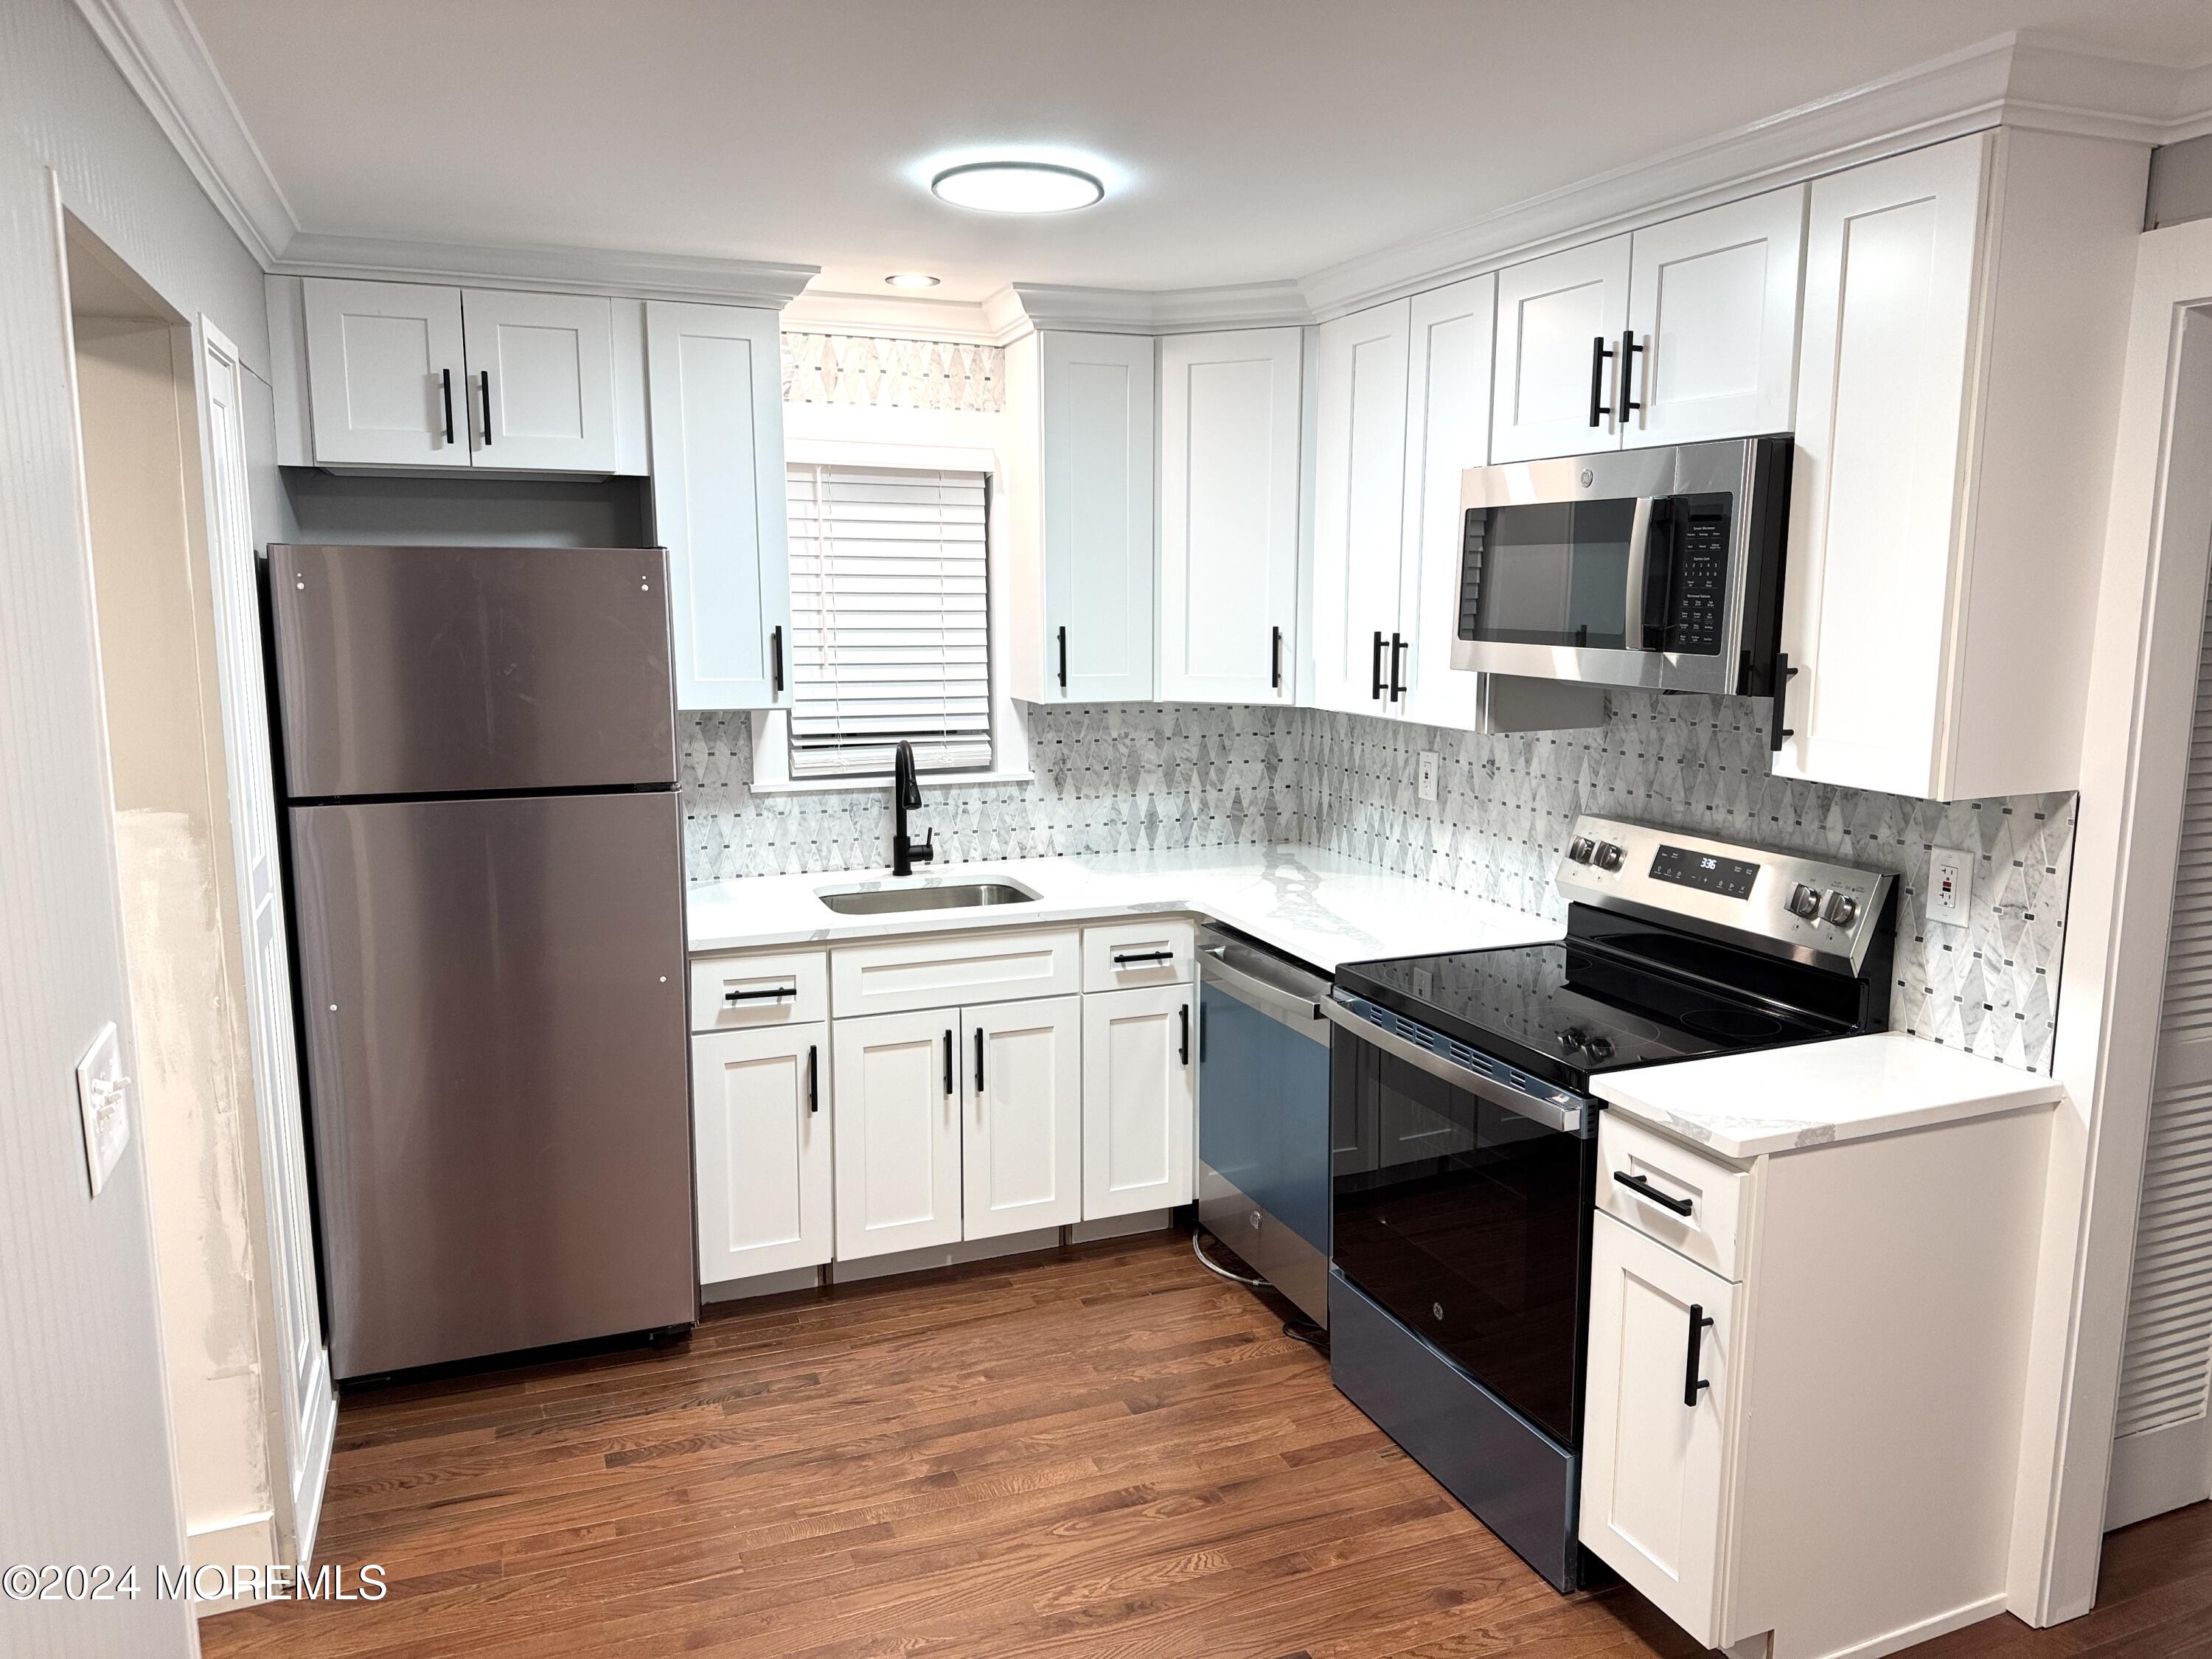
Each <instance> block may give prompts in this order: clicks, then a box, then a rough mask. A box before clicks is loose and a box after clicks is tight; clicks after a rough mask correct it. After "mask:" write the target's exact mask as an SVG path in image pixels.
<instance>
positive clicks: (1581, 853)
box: [1567, 836, 1597, 864]
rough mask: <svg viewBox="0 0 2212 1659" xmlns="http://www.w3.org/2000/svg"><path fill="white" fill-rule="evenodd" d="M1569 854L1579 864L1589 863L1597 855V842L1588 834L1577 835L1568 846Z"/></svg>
mask: <svg viewBox="0 0 2212 1659" xmlns="http://www.w3.org/2000/svg"><path fill="white" fill-rule="evenodd" d="M1567 856H1568V857H1569V858H1571V859H1572V860H1574V861H1575V862H1576V863H1577V864H1588V863H1589V861H1590V860H1592V859H1594V858H1595V857H1596V856H1597V843H1596V842H1594V841H1592V840H1591V839H1590V838H1589V836H1576V837H1575V838H1574V840H1573V842H1571V843H1570V844H1569V846H1568V848H1567Z"/></svg>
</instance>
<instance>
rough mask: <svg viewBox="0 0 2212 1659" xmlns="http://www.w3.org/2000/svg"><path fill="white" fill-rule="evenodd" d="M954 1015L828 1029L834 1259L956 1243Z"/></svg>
mask: <svg viewBox="0 0 2212 1659" xmlns="http://www.w3.org/2000/svg"><path fill="white" fill-rule="evenodd" d="M959 1024H960V1014H959V1011H958V1010H957V1009H953V1008H945V1009H942V1010H938V1011H934V1012H932V1011H927V1010H926V1011H924V1012H920V1013H913V1014H872V1015H869V1016H867V1017H866V1018H860V1019H840V1020H835V1021H832V1022H831V1024H830V1028H829V1030H830V1043H831V1047H832V1048H834V1049H835V1051H836V1064H835V1066H833V1067H832V1068H831V1074H832V1076H833V1078H834V1079H835V1081H836V1090H835V1103H834V1105H833V1107H832V1111H833V1113H834V1116H835V1125H836V1192H837V1225H836V1231H837V1260H839V1261H855V1260H857V1259H859V1258H860V1257H862V1256H870V1255H890V1253H892V1252H893V1251H896V1250H918V1249H925V1248H927V1247H928V1246H931V1245H935V1244H951V1243H955V1242H956V1241H957V1240H958V1238H959V1237H960V1186H961V1167H960V1099H961V1086H960V1080H961V1075H962V1073H963V1071H964V1070H965V1069H966V1068H965V1066H964V1065H963V1061H962V1059H961V1055H960V1053H959V1042H958V1036H959V1033H958V1030H957V1028H958V1026H959Z"/></svg>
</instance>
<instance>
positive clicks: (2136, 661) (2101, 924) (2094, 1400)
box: [2007, 221, 2212, 1625]
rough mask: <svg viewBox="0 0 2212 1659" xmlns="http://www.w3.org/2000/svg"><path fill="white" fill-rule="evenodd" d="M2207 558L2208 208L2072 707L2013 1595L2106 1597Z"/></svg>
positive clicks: (2148, 409) (2155, 332)
mask: <svg viewBox="0 0 2212 1659" xmlns="http://www.w3.org/2000/svg"><path fill="white" fill-rule="evenodd" d="M2209 564H2212V221H2198V222H2194V223H2191V224H2184V225H2177V226H2173V227H2171V228H2166V229H2162V230H2154V231H2150V232H2148V233H2146V234H2144V236H2143V237H2142V241H2141V242H2140V244H2139V252H2138V256H2137V263H2136V289H2135V300H2134V305H2133V309H2132V313H2131V316H2130V324H2129V332H2128V346H2127V361H2126V374H2125V380H2124V385H2123V387H2122V390H2121V396H2120V409H2119V421H2118V434H2117V438H2116V441H2115V446H2114V450H2113V465H2112V492H2111V496H2110V501H2109V505H2108V508H2107V516H2106V537H2105V553H2104V566H2103V571H2102V575H2101V579H2100V589H2099V595H2098V607H2097V626H2096V635H2095V642H2094V647H2093V655H2092V659H2091V665H2090V678H2089V691H2088V696H2087V706H2086V708H2085V711H2084V714H2085V718H2084V720H2083V725H2082V730H2083V733H2084V739H2083V744H2082V755H2081V773H2080V778H2081V793H2080V803H2079V807H2078V817H2077V821H2076V828H2075V854H2074V879H2073V885H2072V893H2071V897H2070V900H2069V916H2068V921H2067V928H2066V943H2065V948H2064V954H2063V958H2062V965H2061V974H2060V980H2061V984H2062V986H2063V1000H2062V1001H2061V1002H2060V1005H2059V1009H2058V1019H2057V1040H2056V1044H2055V1048H2054V1051H2053V1067H2052V1069H2053V1071H2054V1073H2056V1075H2057V1078H2058V1079H2059V1080H2060V1082H2061V1083H2063V1085H2064V1086H2065V1090H2066V1097H2065V1099H2064V1100H2063V1101H2062V1102H2061V1103H2060V1105H2059V1107H2058V1109H2057V1115H2056V1119H2055V1121H2054V1125H2053V1129H2052V1139H2051V1161H2050V1169H2049V1177H2048V1185H2047V1188H2046V1191H2045V1211H2044V1227H2043V1242H2042V1249H2041V1260H2040V1261H2039V1271H2038V1273H2037V1279H2036V1306H2035V1322H2034V1332H2033V1338H2032V1341H2031V1347H2030V1353H2029V1363H2028V1367H2027V1379H2026V1384H2027V1389H2026V1398H2025V1401H2024V1402H2023V1413H2022V1422H2021V1431H2022V1432H2021V1463H2020V1471H2019V1481H2018V1485H2017V1486H2016V1489H2015V1508H2014V1521H2013V1542H2012V1550H2011V1556H2010V1561H2009V1564H2008V1581H2007V1593H2008V1605H2009V1607H2011V1610H2012V1611H2013V1612H2014V1613H2015V1614H2017V1615H2018V1616H2019V1617H2020V1618H2021V1619H2023V1620H2027V1622H2029V1623H2031V1624H2034V1625H2049V1624H2056V1623H2057V1622H2058V1621H2060V1620H2065V1619H2071V1618H2074V1617H2075V1616H2076V1615H2078V1614H2081V1613H2086V1612H2087V1611H2088V1610H2089V1608H2090V1607H2091V1605H2092V1604H2093V1602H2094V1601H2095V1598H2096V1589H2097V1571H2098V1565H2099V1560H2100V1553H2101V1549H2102V1541H2103V1533H2104V1522H2105V1515H2106V1487H2107V1483H2108V1481H2109V1480H2110V1477H2111V1471H2112V1426H2113V1419H2114V1413H2115V1408H2116V1406H2117V1402H2118V1389H2119V1372H2120V1349H2121V1343H2122V1340H2123V1337H2124V1331H2125V1325H2126V1319H2127V1297H2128V1288H2129V1279H2130V1270H2131V1267H2132V1265H2133V1257H2134V1249H2135V1234H2136V1205H2137V1202H2138V1200H2139V1196H2140V1194H2141V1189H2142V1169H2143V1151H2144V1142H2145V1137H2146V1133H2147V1131H2148V1122H2149V1113H2150V1097H2151V1088H2152V1079H2153V1072H2154V1065H2155V1061H2156V1053H2157V1036H2158V1025H2159V1016H2160V1008H2159V1003H2160V987H2161V985H2162V982H2163V979H2164V975H2165V969H2166V933H2167V925H2168V921H2169V913H2170V909H2171V904H2172V891H2173V884H2174V870H2175V861H2176V858H2177V855H2178V852H2179V833H2180V825H2181V810H2182V801H2183V795H2184V791H2185V787H2186V781H2187V757H2188V751H2189V743H2190V728H2191V717H2192V714H2193V711H2194V707H2195V702H2196V681H2197V647H2198V641H2199V632H2200V629H2201V628H2202V625H2203V616H2204V604H2203V601H2204V595H2205V588H2206V578H2207V574H2208V565H2209Z"/></svg>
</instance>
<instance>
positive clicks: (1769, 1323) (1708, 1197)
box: [1579, 1108, 2051, 1659]
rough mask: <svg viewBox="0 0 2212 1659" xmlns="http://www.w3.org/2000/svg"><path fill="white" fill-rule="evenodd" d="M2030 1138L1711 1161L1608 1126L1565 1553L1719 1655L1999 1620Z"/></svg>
mask: <svg viewBox="0 0 2212 1659" xmlns="http://www.w3.org/2000/svg"><path fill="white" fill-rule="evenodd" d="M2050 1133H2051V1114H2050V1112H2049V1110H2048V1109H2047V1108H2037V1109H2025V1110H2015V1111H2013V1112H2009V1113H2002V1114H1999V1115H1994V1116H1989V1117H1982V1118H1976V1119H1972V1120H1969V1121H1960V1122H1954V1123H1948V1124H1942V1125H1939V1126H1935V1127H1926V1128H1921V1129H1914V1130H1908V1131H1905V1132H1903V1133H1892V1134H1887V1135H1879V1136H1871V1137H1869V1138H1866V1139H1844V1140H1837V1141H1833V1142H1831V1143H1827V1144H1814V1145H1812V1146H1804V1147H1801V1148H1796V1149H1793V1150H1790V1151H1787V1152H1773V1153H1770V1154H1767V1155H1765V1156H1762V1157H1759V1158H1752V1159H1749V1160H1747V1161H1742V1162H1735V1161H1730V1160H1725V1159H1723V1158H1717V1157H1716V1156H1714V1155H1713V1154H1711V1152H1706V1151H1705V1150H1702V1149H1700V1148H1697V1147H1693V1146H1690V1145H1688V1144H1687V1143H1686V1142H1681V1141H1677V1140H1674V1139H1671V1138H1669V1137H1668V1136H1665V1135H1662V1134H1661V1133H1658V1132H1657V1131H1656V1130H1653V1129H1650V1128H1647V1127H1644V1126H1643V1125H1642V1124H1640V1123H1638V1122H1637V1121H1634V1120H1633V1119H1630V1118H1626V1116H1625V1115H1623V1113H1622V1112H1621V1111H1620V1109H1613V1110H1609V1111H1607V1113H1606V1114H1605V1116H1604V1118H1603V1120H1602V1121H1601V1127H1600V1129H1599V1137H1598V1176H1597V1179H1598V1189H1597V1205H1598V1209H1599V1213H1598V1214H1597V1215H1596V1216H1595V1217H1594V1218H1592V1227H1593V1238H1592V1248H1591V1257H1590V1259H1591V1282H1590V1306H1589V1383H1588V1388H1587V1392H1586V1395H1585V1396H1584V1400H1583V1468H1582V1507H1581V1520H1580V1523H1579V1525H1580V1535H1581V1539H1582V1542H1583V1545H1584V1546H1585V1547H1588V1548H1589V1550H1590V1551H1591V1553H1594V1554H1595V1555H1596V1556H1598V1557H1599V1558H1600V1559H1602V1560H1604V1561H1605V1562H1606V1563H1607V1565H1610V1566H1612V1567H1613V1569H1614V1570H1615V1571H1618V1572H1619V1573H1620V1576H1621V1577H1623V1578H1626V1580H1627V1581H1628V1582H1629V1583H1631V1584H1632V1585H1634V1586H1635V1587H1636V1588H1637V1589H1638V1590H1640V1591H1642V1592H1643V1594H1644V1595H1646V1596H1647V1597H1649V1598H1650V1600H1651V1601H1652V1602H1653V1603H1654V1604H1656V1606H1657V1607H1659V1608H1660V1609H1661V1610H1662V1611H1663V1612H1665V1613H1667V1614H1668V1617H1670V1618H1672V1619H1673V1620H1674V1621H1675V1622H1676V1623H1678V1624H1679V1625H1680V1626H1681V1627H1682V1628H1683V1629H1684V1630H1685V1631H1686V1632H1689V1634H1690V1635H1691V1636H1692V1638H1695V1639H1696V1640H1697V1641H1699V1642H1700V1643H1702V1644H1705V1646H1707V1647H1712V1648H1727V1649H1729V1650H1730V1651H1731V1652H1732V1653H1741V1654H1751V1653H1757V1654H1760V1655H1762V1656H1770V1655H1771V1659H1842V1656H1846V1655H1848V1656H1850V1659H1876V1656H1880V1655H1882V1654H1887V1653H1893V1652H1896V1651H1898V1650H1900V1649H1903V1648H1906V1647H1910V1646H1911V1645H1913V1644H1915V1643H1918V1642H1923V1641H1928V1640H1930V1639H1932V1638H1935V1637H1936V1636H1939V1635H1941V1634H1942V1633H1943V1632H1946V1631H1949V1630H1955V1629H1958V1628H1959V1627H1960V1626H1965V1625H1969V1624H1972V1623H1975V1622H1977V1621H1978V1620H1982V1619H1985V1618H1988V1617H1990V1615H1991V1614H1993V1613H1999V1612H2002V1611H2003V1609H2004V1607H2005V1578H2006V1566H2007V1558H2008V1552H2009V1549H2010V1541H2011V1531H2012V1500H2013V1488H2014V1484H2015V1475H2016V1473H2017V1469H2016V1465H2017V1462H2018V1455H2019V1424H2020V1418H2021V1409H2022V1403H2023V1400H2024V1397H2025V1393H2026V1385H2027V1342H2028V1332H2029V1325H2030V1322H2031V1321H2032V1319H2033V1294H2034V1276H2035V1260H2036V1243H2037V1239H2038V1237H2039V1231H2040V1225H2041V1211H2042V1200H2043V1184H2044V1165H2045V1153H2046V1149H2047V1146H2048V1143H2049V1138H2050ZM1684 1210H1686V1211H1687V1212H1688V1213H1686V1214H1683V1213H1681V1212H1682V1211H1684ZM1931 1262H1933V1263H1937V1264H1940V1270H1939V1271H1931V1270H1930V1268H1929V1263H1931Z"/></svg>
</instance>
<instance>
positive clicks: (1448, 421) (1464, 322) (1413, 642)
mask: <svg viewBox="0 0 2212 1659" xmlns="http://www.w3.org/2000/svg"><path fill="white" fill-rule="evenodd" d="M1497 309H1498V279H1497V277H1495V276H1477V277H1474V278H1473V279H1471V280H1470V281H1468V282H1464V283H1453V284H1452V285H1451V286H1450V287H1449V288H1441V289H1436V290H1434V291H1433V292H1431V293H1428V294H1419V295H1414V296H1413V352H1412V358H1411V368H1410V370H1409V373H1408V374H1407V386H1406V400H1407V403H1406V406H1407V436H1406V446H1407V453H1406V507H1405V513H1406V538H1405V552H1404V555H1403V568H1402V571H1401V579H1402V581H1403V584H1404V592H1403V596H1402V597H1401V599H1400V602H1399V607H1398V608H1399V611H1400V612H1401V615H1403V616H1405V617H1407V618H1409V622H1408V624H1407V629H1406V634H1407V659H1406V675H1405V678H1406V683H1407V688H1408V689H1407V702H1406V712H1407V714H1409V715H1411V716H1412V717H1413V719H1415V720H1425V721H1427V722H1428V723H1429V724H1431V725H1432V726H1459V727H1462V728H1463V729H1465V730H1467V731H1475V730H1479V729H1480V728H1481V726H1482V725H1483V720H1484V716H1483V699H1482V677H1481V676H1480V674H1466V673H1460V672H1458V671H1455V670H1454V669H1453V667H1452V665H1451V641H1452V636H1453V635H1454V634H1455V632H1457V630H1458V627H1459V591H1460V547H1461V542H1462V536H1461V513H1460V505H1459V502H1460V474H1461V473H1462V472H1464V471H1466V470H1467V469H1468V467H1471V466H1480V465H1483V464H1484V463H1485V462H1486V460H1487V459H1488V458H1489V453H1490V368H1491V342H1492V336H1493V332H1494V326H1495V323H1496V313H1497Z"/></svg>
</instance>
